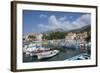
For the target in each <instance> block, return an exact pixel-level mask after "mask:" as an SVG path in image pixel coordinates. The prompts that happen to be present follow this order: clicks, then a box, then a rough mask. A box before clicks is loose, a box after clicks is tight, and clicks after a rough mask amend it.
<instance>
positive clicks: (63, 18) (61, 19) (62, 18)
mask: <svg viewBox="0 0 100 73" xmlns="http://www.w3.org/2000/svg"><path fill="white" fill-rule="evenodd" d="M66 19H67V18H66V17H65V16H63V17H61V18H59V20H60V21H65V20H66Z"/></svg>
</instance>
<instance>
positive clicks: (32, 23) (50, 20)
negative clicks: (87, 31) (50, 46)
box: [23, 10, 91, 34]
mask: <svg viewBox="0 0 100 73" xmlns="http://www.w3.org/2000/svg"><path fill="white" fill-rule="evenodd" d="M90 24H91V14H90V13H82V12H81V13H77V12H56V11H33V10H23V34H26V33H29V32H34V33H41V32H45V31H51V30H55V29H59V28H60V29H63V30H65V31H68V30H72V29H78V28H81V27H83V26H86V25H90Z"/></svg>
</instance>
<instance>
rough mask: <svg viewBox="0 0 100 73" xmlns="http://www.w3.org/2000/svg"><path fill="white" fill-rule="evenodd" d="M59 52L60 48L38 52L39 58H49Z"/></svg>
mask: <svg viewBox="0 0 100 73" xmlns="http://www.w3.org/2000/svg"><path fill="white" fill-rule="evenodd" d="M58 53H59V50H50V51H44V52H41V53H38V54H37V58H38V59H43V58H49V57H52V56H55V55H56V54H58Z"/></svg>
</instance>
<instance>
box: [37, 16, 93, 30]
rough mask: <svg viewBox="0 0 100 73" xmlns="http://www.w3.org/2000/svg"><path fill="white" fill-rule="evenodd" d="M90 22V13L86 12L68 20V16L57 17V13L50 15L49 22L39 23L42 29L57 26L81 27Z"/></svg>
mask: <svg viewBox="0 0 100 73" xmlns="http://www.w3.org/2000/svg"><path fill="white" fill-rule="evenodd" d="M89 24H91V16H90V14H84V15H82V16H80V17H79V18H77V19H76V20H74V21H70V20H67V17H60V18H57V17H56V16H55V15H51V16H50V17H48V24H46V25H44V24H39V28H40V30H41V31H48V30H54V29H57V28H61V29H63V30H71V29H77V28H81V27H83V26H86V25H89Z"/></svg>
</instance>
